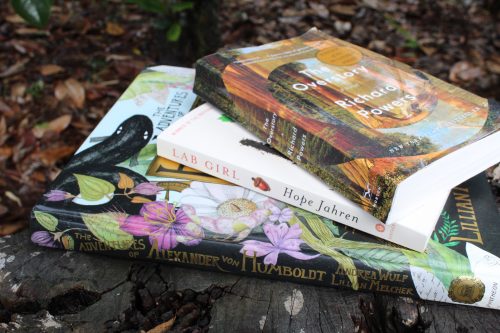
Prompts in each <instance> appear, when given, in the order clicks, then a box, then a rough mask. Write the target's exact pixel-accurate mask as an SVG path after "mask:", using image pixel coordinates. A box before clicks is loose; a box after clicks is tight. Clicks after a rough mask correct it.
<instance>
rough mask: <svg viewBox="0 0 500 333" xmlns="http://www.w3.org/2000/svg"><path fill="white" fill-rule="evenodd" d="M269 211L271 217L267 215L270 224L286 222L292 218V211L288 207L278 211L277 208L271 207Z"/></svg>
mask: <svg viewBox="0 0 500 333" xmlns="http://www.w3.org/2000/svg"><path fill="white" fill-rule="evenodd" d="M269 210H270V211H271V215H269V221H271V222H276V221H278V222H279V223H284V222H288V221H290V219H291V218H292V216H293V210H291V209H290V208H288V207H286V208H283V209H280V208H279V207H276V206H272V207H270V208H269Z"/></svg>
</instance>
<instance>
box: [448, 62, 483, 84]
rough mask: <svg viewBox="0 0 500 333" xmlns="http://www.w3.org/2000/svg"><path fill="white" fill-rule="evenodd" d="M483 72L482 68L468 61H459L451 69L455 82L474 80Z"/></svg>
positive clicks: (451, 78)
mask: <svg viewBox="0 0 500 333" xmlns="http://www.w3.org/2000/svg"><path fill="white" fill-rule="evenodd" d="M481 74H482V70H481V68H479V67H477V66H474V65H473V64H472V63H470V62H468V61H459V62H457V63H455V64H454V65H453V67H451V69H450V80H451V81H453V82H463V81H472V80H474V79H477V78H478V77H480V76H481Z"/></svg>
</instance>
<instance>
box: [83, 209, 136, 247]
mask: <svg viewBox="0 0 500 333" xmlns="http://www.w3.org/2000/svg"><path fill="white" fill-rule="evenodd" d="M82 220H83V222H85V225H86V226H87V227H88V228H89V230H90V232H92V234H93V235H94V236H95V237H97V239H99V240H100V241H101V242H103V243H104V244H106V245H108V246H109V247H111V248H113V249H115V250H127V249H129V248H130V247H131V246H132V244H133V243H134V236H132V235H130V234H128V233H126V232H125V231H123V230H121V229H120V224H119V222H118V214H117V213H100V214H85V213H82Z"/></svg>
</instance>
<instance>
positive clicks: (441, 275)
mask: <svg viewBox="0 0 500 333" xmlns="http://www.w3.org/2000/svg"><path fill="white" fill-rule="evenodd" d="M403 252H404V254H405V255H406V257H407V258H408V260H409V262H410V265H412V266H418V267H421V268H423V269H425V270H426V271H428V272H430V273H432V274H434V275H435V276H436V277H437V278H438V279H439V280H440V281H441V282H442V283H443V285H444V286H445V287H446V288H447V289H448V288H449V286H450V283H451V281H452V280H453V279H455V278H456V277H458V276H473V273H472V271H471V268H470V263H469V259H467V257H465V256H464V255H462V254H460V253H458V252H456V251H453V250H452V249H450V248H448V247H446V246H445V245H443V244H441V243H439V242H436V241H434V240H432V239H431V240H430V241H429V244H428V245H427V250H426V253H420V252H416V251H411V250H406V249H403Z"/></svg>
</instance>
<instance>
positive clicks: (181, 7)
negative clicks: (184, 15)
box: [170, 1, 194, 13]
mask: <svg viewBox="0 0 500 333" xmlns="http://www.w3.org/2000/svg"><path fill="white" fill-rule="evenodd" d="M193 7H194V3H193V2H192V1H183V2H177V3H173V4H172V6H171V7H170V8H171V9H172V12H174V13H180V12H183V11H185V10H188V9H193Z"/></svg>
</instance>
